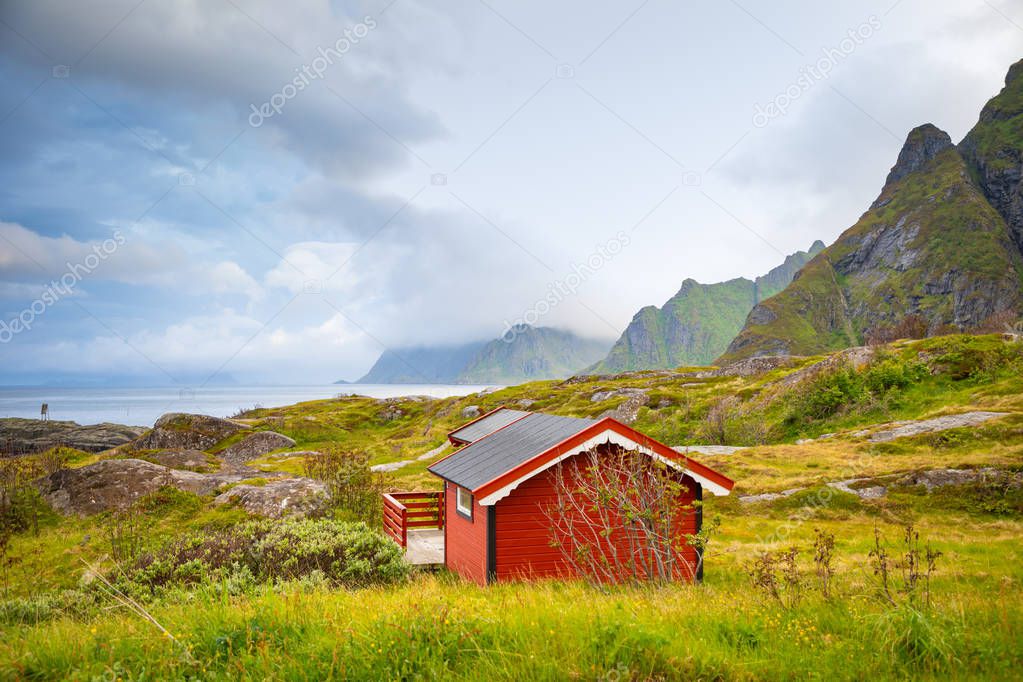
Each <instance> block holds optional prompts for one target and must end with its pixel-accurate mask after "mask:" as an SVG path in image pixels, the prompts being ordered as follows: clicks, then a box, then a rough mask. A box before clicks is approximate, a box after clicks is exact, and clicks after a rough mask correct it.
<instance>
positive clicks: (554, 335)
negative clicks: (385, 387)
mask: <svg viewBox="0 0 1023 682" xmlns="http://www.w3.org/2000/svg"><path fill="white" fill-rule="evenodd" d="M609 345H610V342H609V341H600V340H594V339H586V338H583V337H581V336H578V335H577V334H574V333H572V332H569V331H563V330H560V329H553V328H550V327H531V326H529V325H518V326H516V327H513V328H512V329H510V330H508V333H507V334H505V335H504V336H503V337H502V338H498V339H494V340H492V341H480V342H475V343H469V344H462V345H451V346H418V347H410V348H399V349H396V350H388V351H384V353H383V354H381V356H380V358H379V359H378V360H377V361H376V363H374V365H373V367H372V368H370V370H369V372H367V373H366V375H365V376H363V377H362V378H361V379H359V380H358V382H356V383H360V384H519V383H523V382H527V381H540V380H545V379H563V378H567V377H569V376H572V375H573V374H574V373H576V372H578V371H579V370H581V369H583V368H584V367H587V366H588V365H591V364H593V363H594V362H595V361H597V360H599V359H600V358H602V357H603V356H604V354H605V353H607V349H608V346H609Z"/></svg>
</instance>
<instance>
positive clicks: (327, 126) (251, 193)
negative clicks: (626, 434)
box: [0, 0, 1023, 385]
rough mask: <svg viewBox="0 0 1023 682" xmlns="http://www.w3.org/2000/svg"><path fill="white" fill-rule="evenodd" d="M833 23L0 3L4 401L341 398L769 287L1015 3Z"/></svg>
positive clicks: (420, 9) (969, 77) (1016, 10)
mask: <svg viewBox="0 0 1023 682" xmlns="http://www.w3.org/2000/svg"><path fill="white" fill-rule="evenodd" d="M836 5H839V4H838V3H820V2H809V1H802V0H799V1H797V0H789V1H784V2H778V1H777V0H775V1H768V0H739V1H731V0H729V1H721V2H705V1H700V2H668V1H666V0H645V1H644V0H634V1H632V2H603V3H594V2H592V1H589V2H584V1H582V0H579V1H577V2H558V3H550V2H533V1H532V0H528V1H526V0H515V1H513V0H449V1H446V2H421V1H420V0H373V1H367V2H327V1H325V0H290V1H289V2H286V3H284V2H275V1H273V0H178V1H176V2H174V1H171V0H141V2H140V1H139V0H102V1H93V0H83V1H81V2H76V3H66V2H58V1H57V0H24V1H21V2H19V1H17V0H7V1H5V2H3V3H0V75H2V78H3V83H4V87H3V88H2V89H0V368H2V369H0V383H7V384H11V383H36V382H40V381H68V382H71V381H78V380H82V379H83V378H90V377H92V378H94V377H104V378H107V379H108V380H111V381H117V380H122V379H123V380H125V381H128V380H132V381H139V380H145V381H151V382H152V383H160V384H175V383H185V384H190V385H196V384H201V383H203V382H206V381H209V382H211V383H217V382H218V381H222V380H224V379H226V378H228V377H230V378H232V379H234V380H236V381H241V382H252V383H321V382H325V381H333V380H335V379H338V378H346V379H353V378H357V377H358V376H360V375H361V374H362V373H363V372H364V371H365V370H366V369H368V367H369V365H370V364H372V362H373V361H374V360H375V358H376V357H377V356H378V355H379V353H380V352H381V350H382V349H384V348H389V347H390V348H393V347H399V346H403V345H411V344H433V343H448V342H455V341H467V340H474V339H479V338H492V337H496V336H498V335H500V334H501V333H502V332H503V331H504V330H505V328H506V324H507V323H509V322H514V321H516V320H519V319H522V318H524V317H526V318H528V319H529V321H536V323H537V324H540V325H546V326H555V327H561V328H567V329H572V330H575V331H577V332H579V333H581V334H584V335H587V336H591V337H600V338H608V339H611V338H614V337H617V336H618V334H619V333H620V332H621V331H622V330H623V329H624V327H625V325H626V324H627V323H628V322H629V320H630V319H631V317H632V315H633V314H634V313H635V312H636V310H638V309H639V308H640V307H641V306H643V305H648V304H657V305H660V304H661V303H663V302H664V301H665V300H666V299H667V298H669V297H670V296H671V295H672V294H673V293H674V292H675V291H676V290H677V289H678V287H679V285H680V284H681V282H682V280H683V279H685V278H687V277H693V278H695V279H698V280H700V281H705V282H713V281H720V280H724V279H729V278H733V277H738V276H755V275H757V274H761V273H763V272H765V271H767V270H768V269H770V268H771V267H773V266H774V265H776V264H777V263H778V262H780V261H781V259H782V257H783V255H784V254H786V253H789V252H792V251H795V250H798V249H803V248H806V247H807V246H809V245H810V243H811V242H812V241H813V240H814V239H818V238H819V239H823V240H824V241H826V242H830V241H831V240H833V239H834V238H835V237H836V236H837V235H838V234H839V233H840V232H841V231H842V230H844V229H845V228H847V227H848V226H849V225H851V224H852V223H853V222H855V220H856V218H857V217H858V215H859V214H860V213H861V212H862V211H863V210H864V209H865V208H866V207H867V206H868V205H869V204H870V202H871V201H872V200H873V198H874V197H875V196H876V194H877V192H878V191H879V189H880V187H881V184H882V183H883V180H884V176H885V174H886V173H887V171H888V169H889V168H890V166H891V165H892V163H894V160H895V157H896V156H897V154H898V151H899V148H900V147H901V143H902V140H903V139H904V138H905V135H906V133H907V132H908V131H909V130H910V129H911V128H913V127H914V126H916V125H919V124H921V123H924V122H933V123H935V124H936V125H938V126H940V127H942V128H943V129H945V130H947V131H948V132H949V133H950V134H951V135H952V137H953V139H955V140H957V141H958V140H959V139H961V138H962V136H963V135H964V134H965V133H966V132H967V130H968V129H969V128H970V126H971V125H972V124H973V123H974V122H975V120H976V118H977V114H978V112H979V110H980V108H981V107H982V106H983V104H984V102H985V101H986V100H987V99H988V98H989V97H990V96H992V95H994V94H995V93H996V92H997V91H998V90H999V88H1000V87H1001V84H1002V81H1003V79H1004V75H1005V72H1006V70H1007V68H1008V66H1009V65H1010V64H1011V63H1012V62H1014V61H1016V60H1017V59H1019V58H1021V57H1023V2H1021V1H1019V0H1012V1H1008V0H955V1H952V0H900V1H898V2H896V1H895V0H881V1H863V2H857V3H841V4H840V6H837V7H836ZM552 290H555V291H557V292H559V293H558V294H557V295H556V296H553V297H551V295H550V292H551V291H552ZM551 298H553V300H554V301H555V302H554V304H553V305H551V304H548V303H547V302H546V301H548V300H550V299H551ZM540 301H545V302H544V303H539V302H540Z"/></svg>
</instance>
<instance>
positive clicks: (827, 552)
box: [813, 528, 835, 598]
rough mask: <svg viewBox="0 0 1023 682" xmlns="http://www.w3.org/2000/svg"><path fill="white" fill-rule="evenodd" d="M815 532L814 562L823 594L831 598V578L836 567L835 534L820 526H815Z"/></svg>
mask: <svg viewBox="0 0 1023 682" xmlns="http://www.w3.org/2000/svg"><path fill="white" fill-rule="evenodd" d="M813 532H814V540H813V564H814V568H815V570H816V572H817V580H818V581H819V584H820V589H821V594H822V595H824V597H825V598H829V597H831V579H832V578H833V577H834V575H835V568H834V566H832V563H831V562H832V559H834V556H835V534H834V533H829V532H827V531H823V530H821V529H820V528H815V529H814V531H813Z"/></svg>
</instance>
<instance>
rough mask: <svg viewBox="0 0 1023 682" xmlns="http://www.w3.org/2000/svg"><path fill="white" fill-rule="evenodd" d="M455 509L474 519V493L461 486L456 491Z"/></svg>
mask: <svg viewBox="0 0 1023 682" xmlns="http://www.w3.org/2000/svg"><path fill="white" fill-rule="evenodd" d="M455 509H457V510H458V513H459V514H461V515H462V516H464V517H466V518H467V519H472V493H471V492H469V491H468V490H466V489H465V488H462V487H459V488H458V491H457V492H456V493H455Z"/></svg>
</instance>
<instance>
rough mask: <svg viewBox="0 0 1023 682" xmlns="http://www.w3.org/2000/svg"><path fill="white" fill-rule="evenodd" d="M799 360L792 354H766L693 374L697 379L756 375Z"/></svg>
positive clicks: (781, 367)
mask: <svg viewBox="0 0 1023 682" xmlns="http://www.w3.org/2000/svg"><path fill="white" fill-rule="evenodd" d="M798 362H799V358H797V357H793V356H791V355H764V356H760V357H755V358H746V359H745V360H740V361H738V362H733V363H730V364H728V365H725V366H724V367H718V368H716V369H711V370H706V371H703V372H696V373H695V374H693V376H694V377H695V378H697V379H710V378H713V377H755V376H759V375H761V374H766V373H768V372H773V371H774V370H776V369H784V368H788V367H792V366H793V365H795V364H796V363H798Z"/></svg>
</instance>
